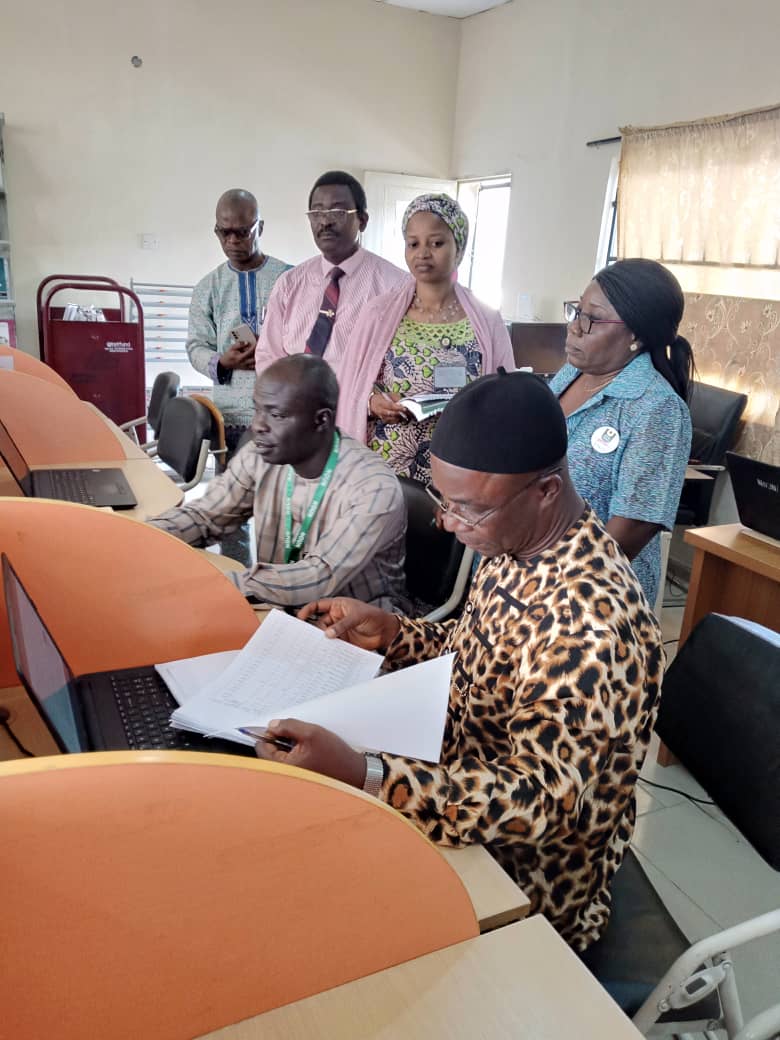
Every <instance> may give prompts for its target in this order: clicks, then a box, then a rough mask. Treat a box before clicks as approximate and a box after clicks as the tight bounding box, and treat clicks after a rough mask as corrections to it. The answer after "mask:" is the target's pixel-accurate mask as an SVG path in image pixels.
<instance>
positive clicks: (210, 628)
mask: <svg viewBox="0 0 780 1040" xmlns="http://www.w3.org/2000/svg"><path fill="white" fill-rule="evenodd" d="M82 407H83V406H82ZM0 549H2V551H3V552H4V553H6V554H7V555H8V558H9V559H10V561H11V563H12V564H13V565H14V567H15V568H16V571H17V573H18V574H19V576H20V577H21V579H22V581H23V582H24V584H25V586H26V588H27V589H28V591H29V593H30V595H31V596H32V598H33V601H34V602H35V604H36V606H37V607H38V610H39V611H40V613H41V615H42V617H43V619H44V621H45V622H46V624H47V625H48V626H49V628H50V629H51V631H52V633H53V634H54V637H55V639H56V640H57V643H58V644H59V646H60V648H61V649H62V651H63V653H64V655H65V657H66V659H67V660H68V662H69V663H70V665H71V667H72V668H73V670H74V672H75V673H76V674H77V675H83V674H85V673H87V672H94V671H103V670H105V669H109V668H131V667H134V666H136V665H142V664H156V663H158V662H160V661H170V660H174V659H176V658H179V657H192V656H194V655H195V654H208V653H213V652H216V651H217V650H233V649H237V648H238V647H241V646H243V645H244V643H245V642H246V641H247V639H249V637H250V636H251V635H252V633H253V632H254V631H255V629H256V628H257V619H256V617H255V613H254V611H253V610H252V608H251V607H250V606H249V604H248V603H247V602H246V600H245V599H244V597H243V596H242V595H241V593H240V592H239V591H238V589H237V588H236V587H235V586H234V585H233V583H232V582H231V581H229V580H228V579H227V578H226V577H225V576H224V575H223V574H220V572H219V571H218V570H217V569H216V568H215V567H213V566H212V565H211V563H210V562H209V560H208V559H207V557H206V556H205V554H202V553H198V552H195V551H194V550H192V549H191V548H190V547H189V546H188V545H185V544H184V543H183V542H180V541H179V540H178V539H176V538H174V537H173V536H172V535H169V534H166V533H165V532H164V531H158V530H157V529H156V528H154V527H148V526H147V525H145V524H141V523H137V522H136V521H134V520H129V519H127V518H125V517H123V516H121V515H120V514H117V513H110V512H102V511H101V510H98V509H91V508H90V507H89V506H79V505H73V504H71V503H69V502H51V501H48V500H45V499H34V498H18V499H17V498H5V499H0ZM17 681H18V680H17V678H16V672H15V670H14V667H13V660H12V656H11V644H10V636H9V634H8V623H7V619H6V615H5V601H4V598H3V597H2V595H0V687H3V686H12V685H16V683H17ZM0 1035H1V1034H0Z"/></svg>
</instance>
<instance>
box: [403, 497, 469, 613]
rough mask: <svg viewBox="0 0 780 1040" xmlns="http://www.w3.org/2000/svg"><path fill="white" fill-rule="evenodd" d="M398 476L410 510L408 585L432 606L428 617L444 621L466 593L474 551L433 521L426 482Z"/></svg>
mask: <svg viewBox="0 0 780 1040" xmlns="http://www.w3.org/2000/svg"><path fill="white" fill-rule="evenodd" d="M398 479H399V481H400V484H401V487H402V489H403V493H404V501H405V502H406V512H407V526H406V564H405V569H406V587H407V590H408V592H409V595H410V597H411V598H412V599H413V600H414V601H415V602H418V603H422V604H426V605H428V606H430V607H432V609H431V610H430V611H429V612H428V613H427V614H425V615H424V618H425V620H426V621H441V620H443V619H444V618H446V617H448V616H449V615H450V614H451V613H452V612H453V611H454V610H456V609H457V607H458V606H459V605H460V603H461V602H462V600H463V597H464V596H465V593H466V589H467V587H468V583H469V578H470V576H471V564H472V561H473V559H474V552H473V550H472V549H467V548H466V547H465V546H464V545H463V544H462V543H461V542H459V541H458V540H457V538H456V537H455V535H454V534H452V533H451V532H449V531H442V530H440V529H439V528H437V527H436V526H435V524H433V523H432V521H433V520H435V517H436V507H435V506H434V504H433V502H432V501H431V499H430V498H429V497H428V495H427V494H426V492H425V485H424V484H421V483H420V482H419V481H417V480H410V479H408V478H407V477H399V478H398Z"/></svg>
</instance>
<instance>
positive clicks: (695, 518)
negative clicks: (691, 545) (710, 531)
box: [675, 382, 748, 527]
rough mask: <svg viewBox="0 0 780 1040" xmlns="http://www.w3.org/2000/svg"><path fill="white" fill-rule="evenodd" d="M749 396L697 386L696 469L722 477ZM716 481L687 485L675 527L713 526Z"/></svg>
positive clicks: (693, 446) (694, 419) (693, 461)
mask: <svg viewBox="0 0 780 1040" xmlns="http://www.w3.org/2000/svg"><path fill="white" fill-rule="evenodd" d="M747 400H748V399H747V396H746V395H745V394H738V393H735V391H733V390H724V389H723V388H722V387H720V386H711V385H710V384H709V383H699V382H694V383H693V389H692V392H691V401H690V409H691V423H692V425H693V436H692V439H691V461H690V463H689V465H691V466H693V468H694V469H701V470H703V471H704V472H705V473H719V472H720V471H722V470H723V468H724V465H723V463H724V459H725V458H726V452H727V451H728V450H729V449H730V448H732V447H733V446H734V443H735V441H736V439H737V427H738V424H739V420H740V418H741V416H742V413H743V412H744V410H745V407H746V405H747ZM714 491H715V481H714V480H690V481H687V482H686V483H685V484H683V489H682V494H681V496H680V505H679V506H678V509H677V518H676V520H675V523H678V524H683V525H685V526H686V527H692V526H693V527H704V526H706V524H707V523H708V522H709V516H710V507H711V505H712V496H713V492H714Z"/></svg>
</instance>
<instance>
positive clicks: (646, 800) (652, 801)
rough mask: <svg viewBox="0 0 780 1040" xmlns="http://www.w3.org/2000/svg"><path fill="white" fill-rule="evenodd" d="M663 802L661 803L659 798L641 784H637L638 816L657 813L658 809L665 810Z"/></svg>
mask: <svg viewBox="0 0 780 1040" xmlns="http://www.w3.org/2000/svg"><path fill="white" fill-rule="evenodd" d="M663 808H664V804H663V802H659V801H658V799H657V798H655V797H654V795H653V794H652V793H651V792H650V791H649V790H648V789H647V788H646V787H643V786H642V784H641V782H640V783H639V784H637V788H636V814H637V816H643V815H644V814H645V813H649V812H656V811H657V810H658V809H663Z"/></svg>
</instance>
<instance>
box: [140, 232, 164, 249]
mask: <svg viewBox="0 0 780 1040" xmlns="http://www.w3.org/2000/svg"><path fill="white" fill-rule="evenodd" d="M139 237H140V239H141V249H159V248H160V239H159V238H158V237H157V235H155V234H153V233H152V232H145V233H143V234H141V235H140V236H139Z"/></svg>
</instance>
